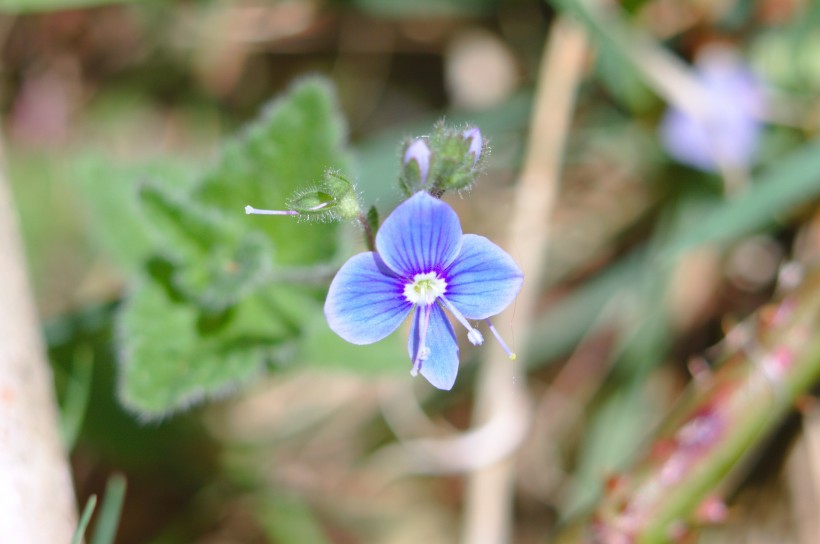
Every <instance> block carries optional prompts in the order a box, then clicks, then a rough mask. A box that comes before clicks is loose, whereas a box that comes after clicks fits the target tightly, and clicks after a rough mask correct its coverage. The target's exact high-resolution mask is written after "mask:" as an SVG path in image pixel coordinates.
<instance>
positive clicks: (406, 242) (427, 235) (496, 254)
mask: <svg viewBox="0 0 820 544" xmlns="http://www.w3.org/2000/svg"><path fill="white" fill-rule="evenodd" d="M376 250H377V251H376V252H373V251H370V252H366V253H360V254H359V255H355V256H353V257H351V258H350V259H349V260H348V261H347V262H346V263H345V264H344V266H342V268H341V269H340V270H339V272H338V273H337V274H336V277H335V278H334V279H333V282H332V283H331V285H330V290H329V291H328V294H327V300H326V301H325V316H326V317H327V321H328V324H329V325H330V328H331V329H332V330H333V331H334V332H335V333H336V334H338V335H339V336H341V337H342V338H344V339H345V340H347V341H348V342H351V343H353V344H371V343H373V342H377V341H379V340H381V339H382V338H384V337H386V336H387V335H388V334H390V333H392V332H393V331H395V330H396V329H397V328H398V326H399V325H401V323H402V322H403V321H404V320H405V318H407V316H408V315H410V313H411V311H412V310H413V309H415V310H416V311H415V315H414V318H413V323H412V328H411V331H410V339H409V342H408V349H409V351H410V359H411V360H412V362H413V369H412V371H411V372H412V374H413V375H416V374H418V373H419V372H420V373H421V374H422V376H424V377H425V378H427V380H428V381H429V382H430V383H431V384H432V385H433V386H435V387H437V388H439V389H451V388H452V387H453V384H454V383H455V380H456V374H457V373H458V343H457V342H456V336H455V332H454V331H453V327H452V325H451V324H450V321H449V320H448V319H447V316H446V315H445V313H444V309H445V308H446V309H447V311H448V312H449V313H450V314H451V315H452V316H453V317H455V318H456V319H457V320H458V322H459V323H461V324H462V325H464V327H466V328H467V333H468V334H467V338H468V339H469V340H470V342H471V343H472V344H473V345H479V344H481V343H482V342H483V341H484V339H483V337H482V335H481V333H480V332H479V331H478V330H477V329H476V328H475V327H473V326H472V325H471V324H470V323H469V322H468V321H467V320H468V319H487V318H489V317H490V316H493V315H495V314H497V313H499V312H501V311H502V310H503V309H504V308H506V307H507V306H508V305H509V304H510V303H511V302H512V301H513V299H515V297H516V295H517V294H518V291H519V290H520V289H521V284H522V282H523V275H522V273H521V270H520V269H519V268H518V265H516V264H515V261H513V259H512V257H510V256H509V255H508V254H507V253H506V252H505V251H504V250H502V249H501V248H499V247H498V246H497V245H495V244H494V243H492V242H490V241H489V240H488V239H486V238H484V237H483V236H476V235H474V234H466V235H463V234H462V232H461V224H460V222H459V219H458V215H456V213H455V211H453V209H452V208H451V207H450V206H449V205H448V204H446V203H445V202H443V201H441V200H438V199H437V198H433V197H432V196H430V195H429V194H428V193H426V192H424V191H421V192H418V193H416V194H415V195H413V196H412V197H410V198H409V199H408V200H406V201H405V202H403V203H402V204H401V205H399V206H398V207H397V208H396V209H395V210H394V211H393V213H392V214H390V216H389V217H388V218H387V219H386V220H385V221H384V224H383V225H382V227H381V228H380V229H379V232H378V234H377V235H376ZM487 324H488V325H489V327H490V330H491V331H492V332H493V334H494V335H495V336H496V338H497V339H498V340H499V342H500V343H501V345H502V347H504V349H505V351H507V353H508V355H510V357H511V358H514V357H515V355H514V354H513V353H512V352H511V351H510V350H509V348H507V346H506V344H505V343H504V341H503V340H502V339H501V337H500V336H499V335H498V332H497V331H496V330H495V328H494V327H493V326H492V324H491V323H489V321H487Z"/></svg>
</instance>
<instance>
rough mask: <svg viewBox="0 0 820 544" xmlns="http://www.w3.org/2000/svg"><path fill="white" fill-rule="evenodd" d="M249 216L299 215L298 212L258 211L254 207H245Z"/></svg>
mask: <svg viewBox="0 0 820 544" xmlns="http://www.w3.org/2000/svg"><path fill="white" fill-rule="evenodd" d="M245 213H246V214H248V215H299V212H297V211H296V210H258V209H256V208H254V207H253V206H245Z"/></svg>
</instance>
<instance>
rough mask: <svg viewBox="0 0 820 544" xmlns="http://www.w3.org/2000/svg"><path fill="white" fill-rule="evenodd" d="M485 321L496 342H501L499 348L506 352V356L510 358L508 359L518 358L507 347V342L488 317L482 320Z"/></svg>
mask: <svg viewBox="0 0 820 544" xmlns="http://www.w3.org/2000/svg"><path fill="white" fill-rule="evenodd" d="M484 321H485V322H486V323H487V326H488V327H489V328H490V332H492V333H493V336H495V339H496V340H498V343H499V344H501V348H502V349H503V350H504V351H505V352H506V353H507V357H509V358H510V361H515V360H516V359H517V358H518V355H516V354H515V352H514V351H513V350H511V349H510V348H509V347H507V344H506V343H505V342H504V339H503V338H501V335H500V334H499V333H498V331H497V330H496V328H495V326H494V325H493V324H492V322H491V321H490V320H489V319H485V320H484Z"/></svg>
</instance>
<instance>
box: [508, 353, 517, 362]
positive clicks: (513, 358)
mask: <svg viewBox="0 0 820 544" xmlns="http://www.w3.org/2000/svg"><path fill="white" fill-rule="evenodd" d="M516 359H518V355H516V354H515V353H510V361H515V360H516Z"/></svg>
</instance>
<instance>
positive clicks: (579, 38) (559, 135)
mask: <svg viewBox="0 0 820 544" xmlns="http://www.w3.org/2000/svg"><path fill="white" fill-rule="evenodd" d="M586 53H587V40H586V36H585V34H584V32H583V30H582V29H581V28H580V27H579V26H577V24H576V23H574V22H573V21H571V20H570V19H568V18H565V17H559V18H558V19H557V20H556V22H555V24H554V25H553V28H552V31H551V33H550V38H549V40H548V43H547V47H546V50H545V54H544V56H543V58H542V64H541V67H540V75H539V81H538V86H537V89H536V95H535V104H534V111H533V117H532V124H531V128H530V136H529V144H528V147H527V152H526V156H525V160H524V167H523V170H522V172H521V177H520V180H519V182H518V185H517V188H516V195H515V204H514V209H513V211H512V222H511V225H510V232H509V239H508V243H507V249H508V251H509V252H510V254H511V255H513V257H515V258H516V260H517V261H518V263H519V265H520V266H521V269H522V270H523V272H524V278H525V281H524V287H523V288H522V290H521V294H520V295H519V297H518V300H517V302H516V304H515V305H514V307H513V308H511V309H510V310H508V311H507V312H505V313H504V314H502V315H501V316H499V317H497V318H496V319H497V321H498V323H497V324H498V325H500V326H501V327H502V328H507V326H508V324H509V323H511V322H512V324H513V329H514V330H515V331H516V333H517V334H516V336H517V339H516V340H517V344H518V345H520V346H525V345H527V334H528V329H529V323H531V322H532V318H533V312H534V309H535V301H536V300H537V297H538V294H539V285H540V281H539V280H540V278H541V277H542V265H543V263H544V260H545V253H546V248H547V241H548V236H549V218H550V215H551V212H552V209H553V203H554V201H555V197H556V194H557V191H558V182H559V176H560V170H561V159H562V156H563V152H564V147H565V144H566V136H567V132H568V130H569V126H570V121H571V118H572V111H573V109H574V104H575V95H576V90H577V87H578V84H579V82H580V80H581V78H582V75H583V68H584V63H585V59H586ZM488 344H489V345H490V346H491V347H490V351H489V353H488V360H487V362H486V364H484V365H482V369H481V375H480V377H479V383H478V390H477V394H476V404H475V409H474V414H473V416H474V417H473V419H474V424H475V425H481V424H482V423H483V422H485V421H487V420H489V419H491V418H499V417H500V415H504V417H505V419H509V417H510V415H512V416H514V418H513V419H514V420H515V421H517V422H518V425H517V427H518V429H519V432H516V433H515V436H514V437H513V436H511V434H512V433H510V432H506V433H505V435H504V436H498V435H494V436H490V437H488V441H494V442H497V441H510V440H511V439H512V438H514V439H516V440H517V441H520V439H521V438H523V436H524V434H525V432H526V428H527V425H528V418H529V412H530V409H529V406H528V402H527V397H526V392H525V389H524V385H525V378H526V374H525V370H524V367H523V361H522V358H521V357H519V359H518V360H517V361H510V360H509V359H508V358H507V356H506V354H505V353H504V351H503V350H502V349H501V348H500V347H499V346H497V345H496V344H495V343H493V342H489V343H488ZM522 355H525V354H522ZM508 431H509V430H508ZM514 470H515V467H514V460H513V457H512V456H507V457H505V458H504V459H502V460H501V461H499V462H496V463H493V464H491V465H488V466H486V467H483V468H481V469H479V470H477V471H475V472H473V473H472V474H470V477H469V479H468V482H467V495H466V505H465V518H464V532H463V535H462V539H463V542H465V543H468V544H477V543H478V544H480V543H488V544H496V543H504V542H510V541H511V532H512V530H511V508H512V493H513V481H514Z"/></svg>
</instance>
